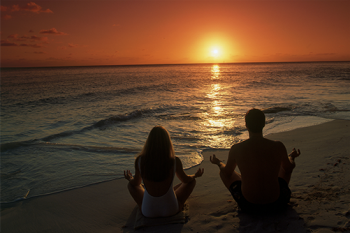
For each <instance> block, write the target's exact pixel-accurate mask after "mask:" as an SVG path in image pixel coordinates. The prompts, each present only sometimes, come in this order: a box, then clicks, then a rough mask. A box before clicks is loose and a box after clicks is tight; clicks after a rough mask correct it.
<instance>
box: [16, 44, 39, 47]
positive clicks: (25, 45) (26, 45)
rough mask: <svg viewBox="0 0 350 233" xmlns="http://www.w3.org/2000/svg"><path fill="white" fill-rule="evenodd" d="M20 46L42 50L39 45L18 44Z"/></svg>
mask: <svg viewBox="0 0 350 233" xmlns="http://www.w3.org/2000/svg"><path fill="white" fill-rule="evenodd" d="M20 46H24V47H33V48H42V47H44V46H43V45H41V44H20Z"/></svg>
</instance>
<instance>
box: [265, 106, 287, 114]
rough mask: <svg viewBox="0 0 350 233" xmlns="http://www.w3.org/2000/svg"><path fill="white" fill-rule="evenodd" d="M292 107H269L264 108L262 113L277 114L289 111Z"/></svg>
mask: <svg viewBox="0 0 350 233" xmlns="http://www.w3.org/2000/svg"><path fill="white" fill-rule="evenodd" d="M292 109H293V108H292V107H271V108H265V109H262V111H263V112H264V113H278V112H284V111H291V110H292Z"/></svg>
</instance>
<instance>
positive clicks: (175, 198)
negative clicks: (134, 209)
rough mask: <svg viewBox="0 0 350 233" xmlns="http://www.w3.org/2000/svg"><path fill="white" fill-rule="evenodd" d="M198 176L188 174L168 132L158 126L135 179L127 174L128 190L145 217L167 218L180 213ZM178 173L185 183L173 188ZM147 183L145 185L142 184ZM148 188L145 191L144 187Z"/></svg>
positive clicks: (137, 162) (139, 159)
mask: <svg viewBox="0 0 350 233" xmlns="http://www.w3.org/2000/svg"><path fill="white" fill-rule="evenodd" d="M203 172H204V169H200V168H199V169H198V171H197V172H196V173H195V174H194V175H187V174H186V173H185V172H184V170H183V167H182V163H181V160H180V159H179V158H178V157H176V156H175V152H174V148H173V144H172V142H171V139H170V135H169V133H168V131H167V130H166V129H165V128H164V127H162V126H156V127H154V128H153V129H152V130H151V132H150V133H149V135H148V138H147V141H146V143H145V145H144V147H143V150H142V152H141V154H140V155H139V156H138V157H137V158H136V160H135V176H134V177H133V176H132V174H131V172H130V170H127V171H124V176H125V179H127V180H128V181H129V183H128V189H129V192H130V194H131V196H132V197H133V198H134V200H135V201H136V203H137V205H138V206H139V207H140V209H141V212H142V214H143V215H144V216H145V217H150V218H154V217H167V216H171V215H174V214H176V213H178V212H180V211H181V210H182V209H183V206H184V204H185V202H186V200H187V198H188V197H189V196H190V194H191V193H192V191H193V189H194V186H195V185H196V178H197V177H200V176H202V174H203ZM175 174H176V175H177V177H178V178H179V179H180V181H181V182H182V183H180V184H178V185H176V186H175V187H173V181H174V177H175ZM142 180H143V183H144V186H142V185H141V181H142ZM144 187H145V188H144Z"/></svg>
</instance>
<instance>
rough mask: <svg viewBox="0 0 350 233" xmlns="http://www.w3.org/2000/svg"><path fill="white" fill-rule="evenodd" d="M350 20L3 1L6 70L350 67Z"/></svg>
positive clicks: (190, 5)
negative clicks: (212, 65) (254, 65)
mask: <svg viewBox="0 0 350 233" xmlns="http://www.w3.org/2000/svg"><path fill="white" fill-rule="evenodd" d="M349 12H350V1H348V0H344V1H337V0H329V1H326V0H318V1H315V0H297V1H296V0H293V1H292V0H290V1H289V0H279V1H265V0H256V1H252V0H245V1H243V0H240V1H236V0H231V1H220V0H212V1H205V0H161V1H153V0H152V1H151V0H140V1H138V0H115V1H112V0H89V1H85V0H69V1H66V0H64V1H58V0H57V1H55V0H45V1H34V2H30V1H13V0H11V1H6V0H2V1H1V67H13V66H19V67H23V66H88V65H123V64H173V63H175V64H177V63H203V62H204V63H212V62H284V61H350V13H349ZM214 49H216V50H217V54H213V51H214ZM215 55H216V56H215Z"/></svg>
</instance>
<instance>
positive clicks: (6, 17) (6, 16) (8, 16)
mask: <svg viewBox="0 0 350 233" xmlns="http://www.w3.org/2000/svg"><path fill="white" fill-rule="evenodd" d="M11 18H12V16H11V15H1V19H3V20H8V19H11Z"/></svg>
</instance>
